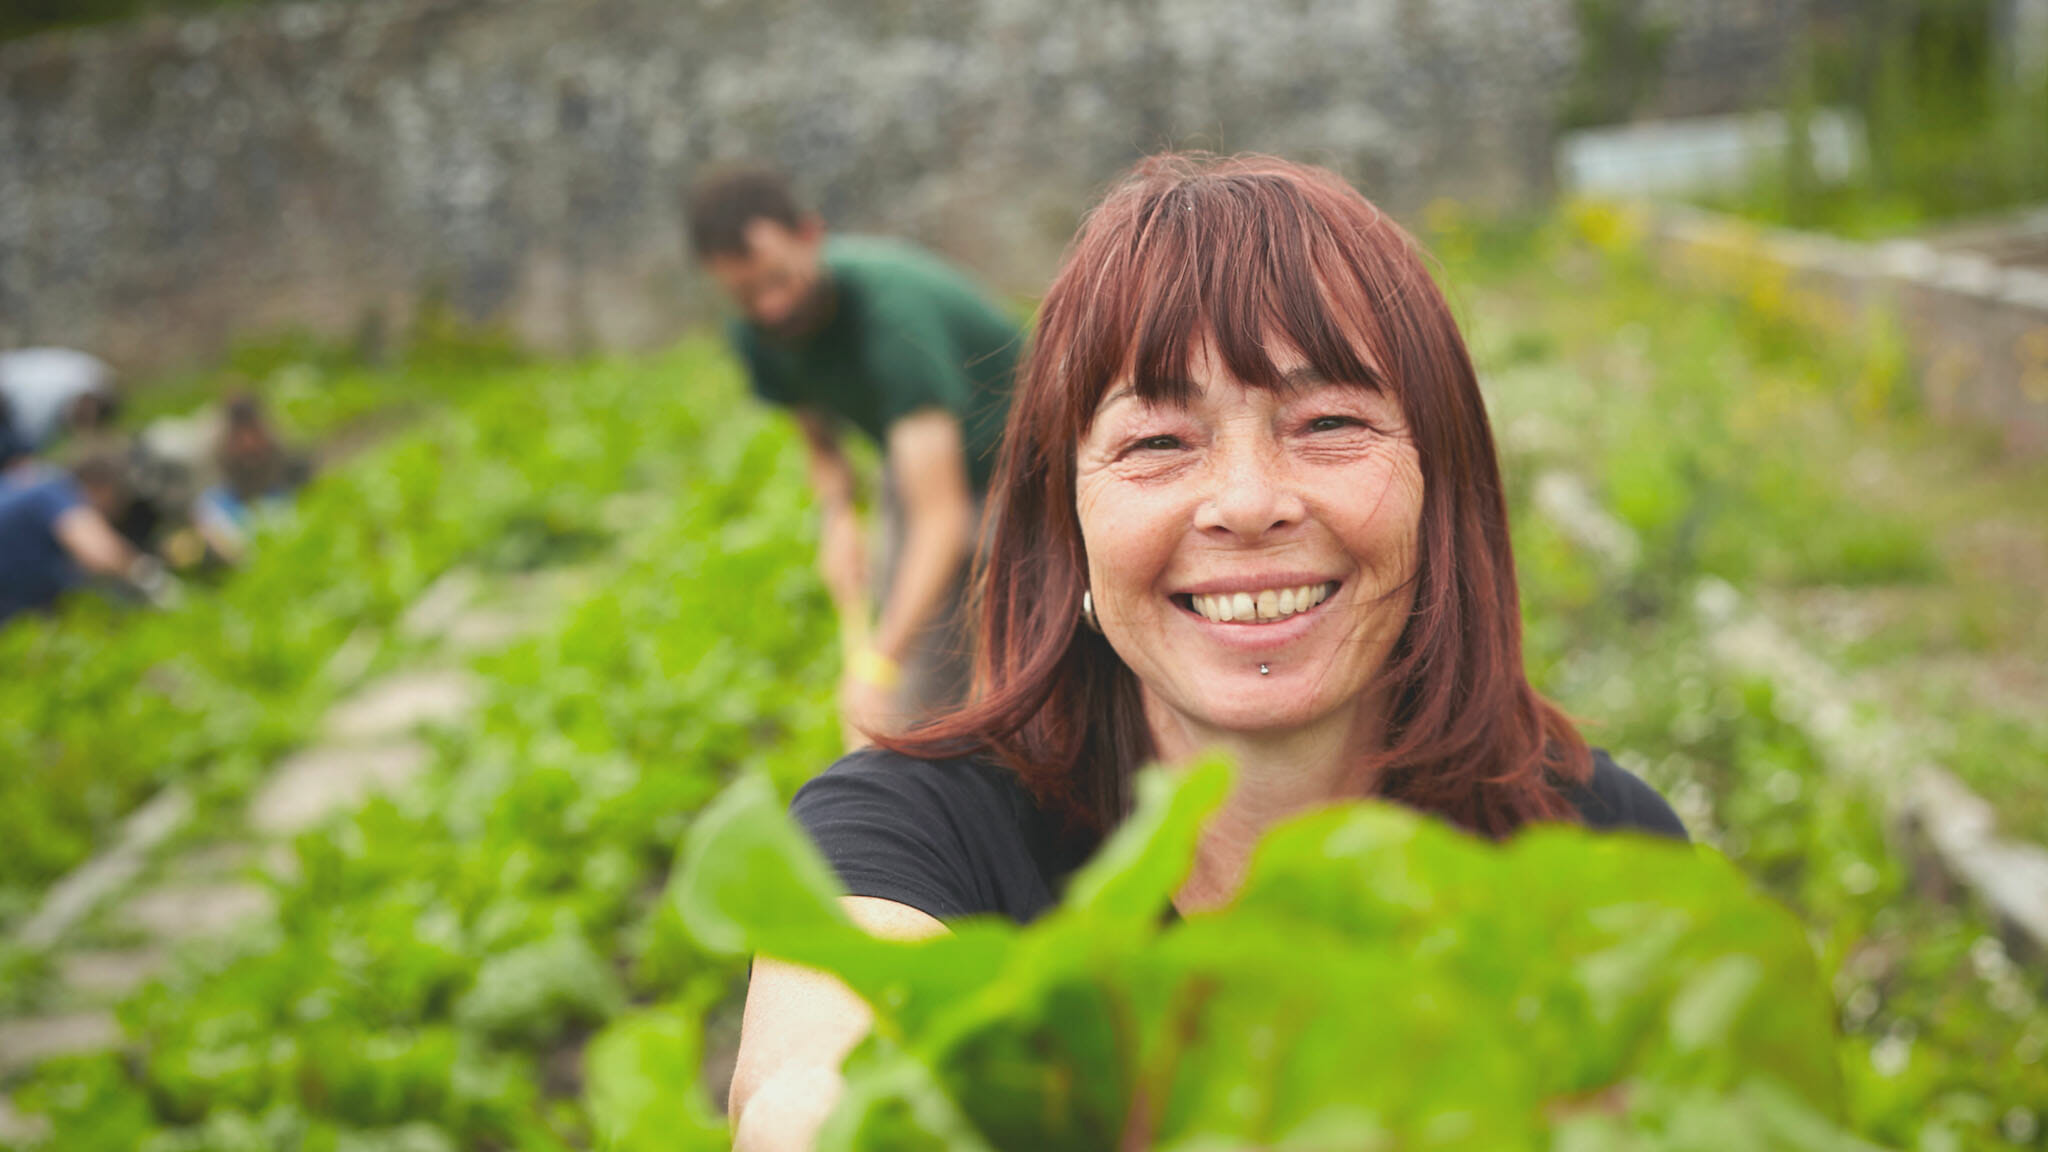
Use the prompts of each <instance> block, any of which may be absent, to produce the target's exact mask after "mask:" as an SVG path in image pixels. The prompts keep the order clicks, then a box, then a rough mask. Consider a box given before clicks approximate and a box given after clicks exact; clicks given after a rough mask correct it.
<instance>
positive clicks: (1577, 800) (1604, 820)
mask: <svg viewBox="0 0 2048 1152" xmlns="http://www.w3.org/2000/svg"><path fill="white" fill-rule="evenodd" d="M1571 799H1572V803H1573V804H1574V805H1576V806H1577V807H1578V810H1579V815H1580V817H1581V818H1582V819H1584V820H1585V822H1586V826H1587V827H1589V828H1605V829H1614V830H1620V831H1630V832H1646V833H1649V834H1650V835H1653V836H1663V837H1667V838H1669V839H1672V840H1688V841H1689V840H1691V839H1692V837H1691V836H1690V835H1689V834H1688V833H1687V832H1686V830H1685V822H1684V821H1682V820H1680V819H1679V818H1678V813H1677V812H1674V811H1672V808H1671V805H1670V804H1669V803H1668V802H1666V801H1665V799H1664V797H1663V796H1661V795H1659V794H1658V792H1657V790H1656V789H1655V788H1652V787H1650V786H1649V785H1648V784H1646V783H1644V782H1643V781H1642V780H1641V779H1640V778H1638V777H1637V776H1636V775H1635V774H1634V773H1633V772H1630V771H1629V770H1628V769H1626V768H1623V767H1622V766H1621V765H1619V764H1616V763H1615V762H1614V759H1613V757H1611V756H1609V755H1608V754H1607V753H1606V752H1604V751H1602V750H1601V749H1598V748H1595V749H1594V750H1593V778H1592V779H1591V780H1589V781H1587V782H1586V784H1585V785H1584V786H1582V787H1579V788H1575V789H1573V790H1572V796H1571Z"/></svg>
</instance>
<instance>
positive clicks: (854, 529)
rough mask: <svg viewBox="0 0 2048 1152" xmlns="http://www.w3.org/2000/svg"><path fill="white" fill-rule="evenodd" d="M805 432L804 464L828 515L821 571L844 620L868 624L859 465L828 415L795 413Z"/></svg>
mask: <svg viewBox="0 0 2048 1152" xmlns="http://www.w3.org/2000/svg"><path fill="white" fill-rule="evenodd" d="M795 416H796V422H797V427H799V428H801V429H802V430H803V434H804V463H805V466H806V470H807V471H808V472H809V475H810V481H811V490H812V491H813V492H816V493H817V495H818V504H819V507H820V508H821V509H822V510H823V513H824V516H823V520H822V523H821V528H822V531H821V532H820V534H819V537H820V538H819V544H818V570H819V571H820V572H821V573H822V574H823V575H824V578H825V587H826V590H828V591H829V592H831V593H832V600H833V602H834V603H836V604H837V605H838V606H839V613H840V615H841V616H842V617H849V618H851V619H857V620H859V621H860V622H861V624H860V626H861V628H862V629H863V630H864V629H865V628H866V620H867V611H868V609H867V570H866V565H867V558H866V556H865V554H864V550H863V548H862V547H861V539H860V517H859V515H858V514H856V513H855V511H854V505H853V498H854V493H855V492H856V491H857V490H858V489H857V485H856V483H855V481H854V475H853V465H852V464H851V463H849V462H848V461H847V459H846V453H845V452H843V451H841V450H840V447H839V436H838V434H837V433H836V432H835V431H834V430H833V428H832V424H831V421H830V420H829V419H827V418H826V416H825V415H824V414H823V413H821V412H818V411H816V410H815V409H810V408H799V409H796V411H795Z"/></svg>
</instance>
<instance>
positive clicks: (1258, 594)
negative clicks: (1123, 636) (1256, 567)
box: [1171, 580, 1338, 625]
mask: <svg viewBox="0 0 2048 1152" xmlns="http://www.w3.org/2000/svg"><path fill="white" fill-rule="evenodd" d="M1337 586H1338V582H1337V581H1335V580H1315V581H1310V582H1307V583H1301V584H1287V585H1280V584H1277V583H1274V582H1270V581H1269V582H1256V581H1255V582H1252V583H1249V584H1241V585H1240V586H1239V587H1240V590H1239V591H1235V592H1231V591H1222V592H1176V593H1174V594H1173V596H1172V597H1171V599H1172V600H1173V602H1174V603H1176V604H1178V605H1180V606H1181V607H1182V608H1185V609H1186V610H1187V611H1189V612H1191V613H1193V614H1195V615H1197V616H1200V617H1201V618H1202V619H1204V620H1208V621H1210V622H1212V623H1216V624H1246V625H1259V624H1271V623H1274V622H1275V621H1279V620H1286V619H1290V618H1292V617H1295V616H1299V615H1302V614H1304V613H1307V612H1309V611H1311V610H1313V609H1315V608H1316V607H1318V606H1320V605H1321V604H1322V602H1323V601H1325V600H1328V599H1329V598H1330V596H1331V595H1332V594H1333V593H1335V592H1336V591H1337Z"/></svg>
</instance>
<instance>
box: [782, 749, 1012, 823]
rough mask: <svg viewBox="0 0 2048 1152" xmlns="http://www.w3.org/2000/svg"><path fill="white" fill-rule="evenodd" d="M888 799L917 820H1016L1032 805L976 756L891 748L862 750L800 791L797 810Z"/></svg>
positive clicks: (1003, 772)
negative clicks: (932, 755) (935, 756)
mask: <svg viewBox="0 0 2048 1152" xmlns="http://www.w3.org/2000/svg"><path fill="white" fill-rule="evenodd" d="M860 799H870V800H887V801H889V802H890V803H891V807H892V808H893V809H894V810H896V811H899V812H902V813H905V814H907V815H911V816H946V817H948V818H960V817H975V816H1001V817H1010V818H1014V817H1015V816H1016V815H1018V814H1019V806H1020V805H1024V806H1029V805H1030V804H1031V797H1030V793H1029V792H1027V791H1026V790H1025V788H1024V786H1023V784H1022V783H1021V782H1020V781H1019V780H1018V779H1017V777H1016V775H1015V774H1014V773H1012V772H1010V771H1009V770H1007V769H1005V768H1003V767H1002V766H1000V765H998V764H995V763H992V762H990V761H988V760H985V759H982V758H980V757H974V756H962V757H956V758H952V759H943V760H927V759H923V758H921V757H917V756H910V755H906V754H904V753H902V752H894V751H891V750H889V749H886V748H873V747H869V748H862V749H859V750H857V751H854V752H849V753H847V754H846V755H845V756H842V757H840V758H839V759H838V760H837V761H834V762H833V764H832V766H831V767H829V768H827V769H825V770H824V771H823V772H820V773H819V774H818V775H816V776H814V777H812V778H811V779H810V780H809V781H808V782H806V783H805V784H804V786H803V787H801V788H799V789H797V794H796V799H795V800H794V801H793V802H792V803H791V805H790V809H791V811H793V812H798V813H801V812H804V811H809V810H812V809H815V808H817V807H820V806H830V805H835V804H840V803H845V802H847V801H850V800H860Z"/></svg>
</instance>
